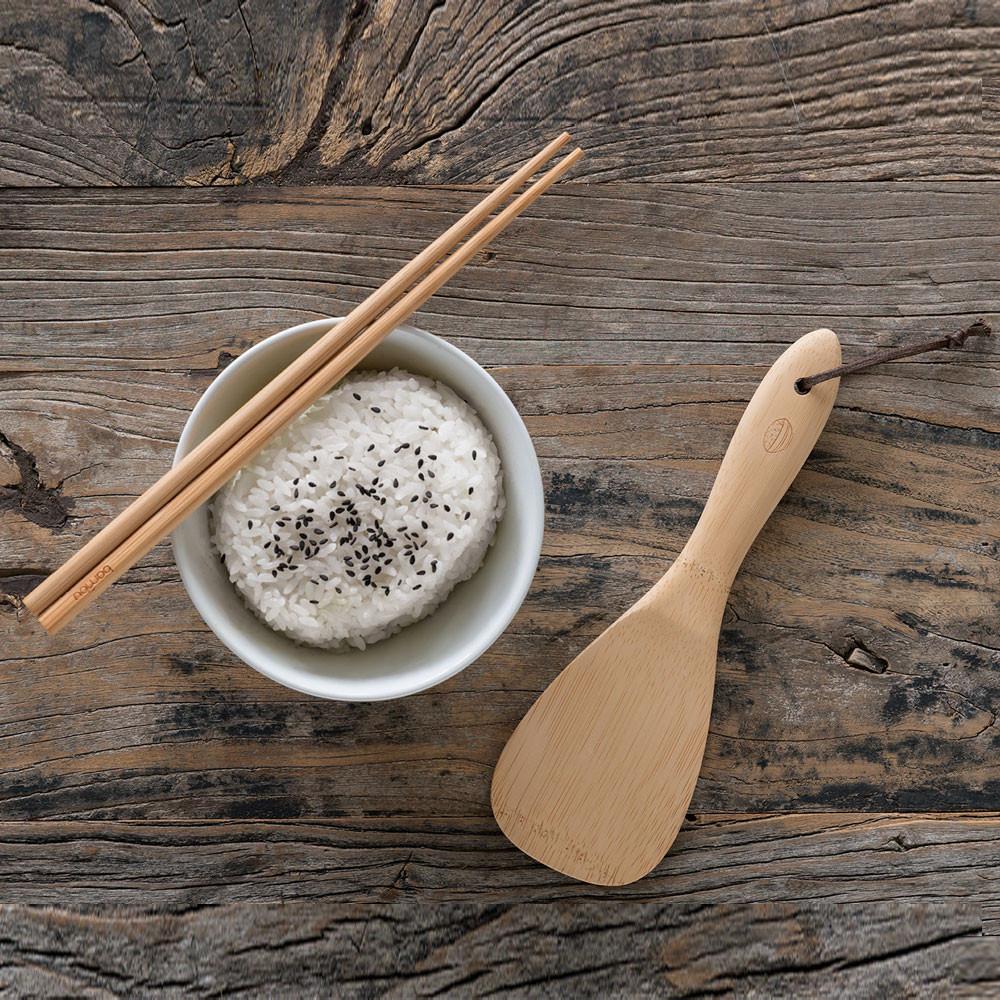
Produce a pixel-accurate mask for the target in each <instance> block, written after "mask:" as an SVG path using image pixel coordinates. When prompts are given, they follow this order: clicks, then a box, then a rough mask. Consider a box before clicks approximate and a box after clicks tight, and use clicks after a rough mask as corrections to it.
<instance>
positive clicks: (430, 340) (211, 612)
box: [171, 316, 545, 702]
mask: <svg viewBox="0 0 1000 1000" xmlns="http://www.w3.org/2000/svg"><path fill="white" fill-rule="evenodd" d="M341 318H342V317H337V316H332V317H328V318H325V319H316V320H310V321H308V322H305V323H299V324H297V325H295V326H291V327H288V328H286V329H284V330H280V331H278V332H276V333H273V334H271V335H270V336H267V337H265V338H264V339H262V340H260V341H258V342H257V343H256V344H254V345H253V346H251V347H250V348H248V349H247V350H246V351H244V352H243V353H242V354H240V355H239V357H237V358H235V359H234V360H233V361H231V362H230V363H229V364H228V365H227V366H226V367H225V368H224V369H223V370H222V371H221V372H219V374H218V375H216V377H215V378H214V379H213V380H212V381H211V383H209V385H208V386H207V387H206V389H205V390H204V392H203V393H202V394H201V396H200V397H199V399H198V401H197V402H196V403H195V405H194V408H193V409H192V410H191V412H190V414H188V418H187V420H186V421H185V423H184V427H183V429H182V431H181V434H180V437H179V439H178V442H177V447H176V449H175V451H174V464H175V465H176V463H177V462H178V461H180V459H181V458H183V456H184V455H185V454H187V453H188V452H189V451H190V450H191V449H192V448H193V447H194V445H195V443H196V442H194V441H193V435H194V426H195V424H196V423H197V421H198V418H199V416H200V415H201V413H202V411H203V410H204V409H205V408H207V406H208V405H209V404H208V400H209V399H210V397H211V396H212V393H213V389H214V388H215V387H216V386H218V385H220V384H221V383H222V382H223V381H224V380H226V379H231V378H233V376H234V375H235V374H237V373H238V372H239V370H240V368H241V366H245V365H246V364H247V363H248V359H250V358H251V356H253V355H254V354H255V353H259V352H262V351H264V350H266V349H267V348H268V346H269V345H270V346H273V345H274V344H276V343H279V342H281V341H284V340H289V339H292V338H294V337H297V336H302V335H305V334H309V333H314V332H319V331H320V330H324V329H328V328H329V326H330V324H331V323H336V322H338V321H339V320H340V319H341ZM396 334H404V335H406V336H410V337H414V338H416V339H417V340H418V341H422V342H424V343H425V344H426V345H428V346H429V347H430V349H431V350H432V351H442V352H444V353H446V354H450V355H451V356H452V357H453V358H454V359H455V360H457V361H458V362H459V364H461V365H462V366H464V367H466V368H468V369H469V370H470V372H471V374H472V376H473V377H474V378H477V379H478V380H479V381H481V382H482V383H483V385H484V388H485V389H486V390H487V391H488V392H489V393H490V394H491V395H492V396H494V398H495V399H496V401H497V403H498V404H499V405H500V407H501V408H502V409H504V410H506V411H507V416H508V417H509V418H511V420H510V424H509V429H508V434H510V433H512V434H513V435H514V437H515V438H516V439H519V440H516V442H515V447H517V448H518V449H521V450H522V453H523V454H526V455H527V456H528V457H529V458H530V461H529V462H528V463H527V464H528V466H529V474H530V478H531V482H530V483H528V484H527V489H526V491H525V493H526V498H527V508H528V509H527V510H526V515H527V516H525V517H524V519H523V520H524V522H525V523H524V525H523V528H524V531H525V533H526V534H525V537H524V540H523V543H522V544H523V545H524V549H525V555H524V558H520V559H518V560H517V567H516V573H515V574H514V575H513V576H512V577H511V578H510V579H509V580H508V581H507V583H508V586H507V587H506V589H505V591H504V594H503V596H502V597H501V599H500V600H499V601H497V602H496V603H495V604H494V605H493V610H492V613H491V615H490V621H491V622H492V624H491V626H490V627H489V628H487V629H484V630H483V634H482V637H481V638H480V639H479V640H478V641H477V642H475V643H471V644H469V643H467V644H466V645H465V647H464V651H463V652H462V653H461V654H460V655H457V656H456V657H455V658H454V660H453V661H452V662H448V664H447V667H446V668H445V669H444V670H442V671H440V672H439V673H436V674H435V675H434V676H433V677H431V678H430V679H428V680H425V681H423V682H416V681H414V682H413V683H410V684H406V683H403V681H405V678H406V676H407V675H406V674H402V675H400V677H399V683H398V684H397V685H396V686H394V687H393V688H392V689H391V690H385V691H380V692H378V693H368V694H361V693H359V692H358V691H357V689H356V688H353V689H350V690H346V691H345V690H338V689H337V684H336V680H337V679H336V678H323V677H319V676H317V675H306V674H305V672H304V671H303V672H302V674H301V675H299V676H297V677H296V678H294V679H289V678H288V677H287V676H285V674H282V675H281V676H278V675H277V672H276V671H275V669H273V668H272V666H271V664H270V662H269V661H270V657H269V656H267V655H258V651H259V647H258V646H257V645H256V644H255V643H254V642H253V641H252V640H251V639H247V638H246V637H245V636H244V634H243V633H242V632H239V631H238V630H237V629H235V628H231V627H230V626H229V625H228V623H226V622H225V621H222V620H220V617H219V615H218V614H217V613H216V609H215V606H214V601H213V599H212V597H211V593H210V588H209V587H208V586H206V585H205V584H204V583H203V582H202V581H201V577H200V574H199V571H198V568H197V562H196V560H195V559H194V554H193V552H189V551H188V546H187V545H186V542H185V535H184V533H183V532H182V531H180V530H178V531H177V532H175V533H174V536H173V538H172V540H171V545H172V550H173V556H174V562H175V563H176V565H177V569H178V572H179V574H180V578H181V583H182V584H183V586H184V590H185V591H186V593H187V595H188V598H189V599H190V601H191V603H192V604H193V605H194V607H195V610H196V611H197V612H198V614H199V615H200V616H201V618H202V621H204V623H205V624H206V625H207V626H208V627H209V629H210V630H211V631H212V632H213V634H214V635H215V636H216V638H217V639H218V640H219V641H220V642H221V643H222V644H223V645H224V646H225V647H226V648H227V649H229V650H230V652H232V653H233V654H235V655H236V656H237V657H238V658H239V660H240V661H241V662H243V663H245V664H246V665H247V666H249V667H251V668H252V669H254V670H256V671H257V672H258V673H260V674H262V675H263V676H265V677H267V678H268V679H269V680H272V681H274V682H275V683H277V684H280V685H282V686H283V687H286V688H290V689H291V690H294V691H299V692H301V693H302V694H308V695H311V696H314V697H318V698H324V699H327V700H334V701H345V702H374V701H389V700H392V699H395V698H403V697H406V696H408V695H411V694H417V693H419V692H421V691H426V690H428V689H429V688H432V687H435V686H437V685H438V684H442V683H444V682H445V681H446V680H449V679H450V678H451V677H454V676H455V675H456V674H458V673H460V672H461V671H462V670H464V669H465V668H466V667H467V666H469V665H470V664H471V663H474V662H475V661H476V660H478V659H479V657H480V656H482V655H483V653H485V652H486V651H487V650H488V649H489V648H490V646H492V645H493V643H494V642H496V640H497V639H498V638H500V636H501V635H502V634H503V633H504V632H505V631H506V629H507V626H508V625H509V624H510V623H511V621H512V620H513V618H514V616H515V615H516V614H517V612H518V610H519V609H520V608H521V605H522V604H523V603H524V599H525V597H526V596H527V594H528V590H529V589H530V587H531V583H532V581H533V580H534V577H535V573H536V571H537V568H538V562H539V559H540V557H541V550H542V541H543V535H544V528H545V498H544V488H543V485H542V475H541V469H540V467H539V464H538V455H537V453H536V452H535V448H534V442H533V441H532V439H531V435H530V434H529V433H528V429H527V427H526V426H525V424H524V420H523V419H522V417H521V414H520V413H519V412H518V411H517V408H516V407H515V406H514V404H513V403H512V402H511V400H510V397H509V396H508V395H507V394H506V392H504V390H503V388H502V387H501V386H500V384H499V383H498V382H497V381H496V379H494V378H493V376H492V375H490V373H489V372H488V371H487V370H486V369H485V368H483V367H482V366H481V365H480V364H479V363H478V362H477V361H475V359H473V358H472V357H470V356H469V355H468V354H466V353H465V352H464V351H462V350H460V349H459V348H458V347H456V346H455V345H454V344H452V343H449V342H448V341H447V340H444V339H443V338H441V337H437V336H435V335H434V334H432V333H428V332H427V331H426V330H422V329H420V328H419V327H415V326H412V325H410V324H407V323H401V324H400V325H399V326H397V327H396V328H395V329H394V330H393V331H392V334H390V336H394V335H396ZM445 384H448V383H447V382H446V383H445ZM455 391H456V392H458V390H457V389H456V390H455ZM459 395H461V392H459ZM490 431H491V433H496V429H495V428H493V427H491V428H490ZM199 509H200V508H199ZM447 600H448V598H445V602H444V603H447ZM436 610H437V609H435V611H434V612H431V614H430V615H429V616H428V617H429V618H433V617H434V614H435V613H436ZM248 613H250V614H252V612H250V611H249V609H248ZM278 634H280V633H278ZM284 638H286V639H287V637H284ZM287 641H288V642H289V643H290V644H293V645H294V640H292V639H287ZM376 645H377V644H376ZM330 655H332V656H335V655H336V654H335V653H333V652H332V651H331V654H330ZM331 682H332V683H331Z"/></svg>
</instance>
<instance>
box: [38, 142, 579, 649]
mask: <svg viewBox="0 0 1000 1000" xmlns="http://www.w3.org/2000/svg"><path fill="white" fill-rule="evenodd" d="M569 139H570V136H569V134H568V133H565V132H564V133H563V134H562V135H560V136H559V137H558V138H556V139H553V141H552V142H550V143H549V144H548V145H547V146H546V147H545V148H544V149H543V150H542V151H541V152H540V153H538V154H537V155H535V156H533V157H532V158H531V159H530V160H528V162H527V163H525V164H524V166H523V167H521V168H520V169H519V170H518V171H517V172H516V173H514V174H512V175H511V176H510V177H509V178H508V179H507V180H506V181H504V182H503V183H502V184H501V185H500V186H499V187H498V188H497V189H496V190H495V191H493V192H491V193H490V194H489V195H487V196H486V197H485V198H484V199H483V200H482V201H481V202H480V203H479V204H478V205H476V206H475V208H473V209H471V210H470V211H469V212H467V213H466V214H465V215H463V216H462V218H461V219H459V220H458V221H457V222H456V223H455V224H454V225H453V226H452V227H451V228H450V229H448V230H447V231H446V232H444V233H442V234H441V235H440V236H439V237H438V238H437V239H436V240H434V242H433V243H431V244H430V245H429V246H428V247H426V248H425V249H424V250H422V251H421V252H420V253H419V254H418V255H417V256H416V257H414V259H413V260H412V261H410V263H409V264H407V265H405V266H404V267H403V268H401V269H400V270H399V271H398V272H397V273H396V274H395V275H393V276H392V277H391V278H390V279H389V280H388V281H387V282H386V283H385V284H384V285H382V286H381V287H380V288H379V289H377V290H376V291H375V292H373V293H372V294H371V295H369V296H368V298H367V299H365V300H364V302H362V303H361V304H360V305H358V306H356V307H355V308H354V309H353V310H352V311H351V312H350V313H349V314H348V315H347V316H346V317H345V318H344V319H343V320H341V321H340V322H339V323H337V324H336V325H335V326H333V327H332V328H331V329H330V330H329V331H328V332H327V333H326V334H324V335H323V337H322V338H321V339H320V340H319V341H317V342H316V343H315V344H314V345H313V346H312V347H310V348H309V350H307V351H306V352H305V353H303V354H302V355H301V356H300V357H298V358H297V359H296V360H295V361H294V362H293V363H292V364H290V365H289V366H288V367H287V368H286V369H285V370H284V371H283V372H281V374H280V375H278V376H277V378H275V379H273V380H272V381H271V382H269V383H268V384H267V385H266V386H264V388H263V389H261V390H260V391H259V392H258V393H257V394H256V395H255V396H254V397H253V398H252V399H250V400H249V401H248V402H247V403H245V404H244V405H243V406H242V407H240V409H239V410H237V411H236V412H235V413H234V414H233V415H232V416H231V417H230V418H229V419H228V420H227V421H226V422H225V423H224V424H222V425H221V426H220V427H219V428H218V429H216V430H215V431H214V432H213V433H212V434H210V435H209V436H208V437H207V438H206V439H205V440H204V441H202V442H201V444H199V445H198V446H197V447H196V448H194V449H193V450H192V451H191V452H190V453H189V454H188V455H186V456H185V457H184V458H183V459H182V460H181V461H180V462H178V464H177V465H176V466H174V468H173V469H171V470H170V472H168V473H167V474H166V475H165V476H163V477H162V478H161V479H159V480H158V481H157V482H156V483H154V484H153V485H152V486H151V487H150V488H149V489H148V490H146V492H145V493H143V494H142V495H141V496H140V497H139V498H138V499H136V500H135V501H133V502H132V503H131V504H130V505H129V506H128V507H126V508H125V510H124V511H122V513H121V514H119V515H118V516H117V517H116V518H115V519H114V520H113V521H111V523H110V524H108V525H107V526H106V527H105V528H104V529H103V530H101V531H100V532H99V533H98V534H97V535H95V536H94V537H93V538H92V539H91V540H90V541H89V542H88V543H87V544H86V545H84V546H83V548H82V549H80V550H79V551H78V552H77V553H76V554H75V555H73V556H72V557H71V558H70V559H68V560H67V561H66V562H65V563H64V564H63V565H62V566H61V567H59V569H57V570H56V571H55V572H54V573H52V574H51V576H49V577H47V578H46V579H45V580H44V581H43V582H42V583H40V584H39V585H38V586H37V587H36V588H35V589H34V590H33V591H32V592H31V593H30V594H28V596H27V597H25V598H24V605H25V607H27V608H28V610H29V611H31V612H32V614H34V615H35V616H36V617H37V618H38V620H39V622H41V624H42V626H43V627H44V628H45V630H46V631H47V632H50V633H54V632H57V631H58V630H59V629H61V628H62V627H63V626H64V625H66V624H67V622H69V621H70V620H71V619H72V618H74V617H75V616H76V615H77V614H79V613H80V612H81V611H82V610H83V609H84V608H86V607H87V606H88V605H89V604H90V603H91V602H92V601H94V600H95V599H96V598H97V597H98V596H99V595H100V594H102V593H103V592H104V591H105V590H107V588H108V587H109V586H110V585H111V584H112V583H113V582H114V581H115V580H117V579H118V577H119V576H121V575H122V573H124V572H125V571H126V570H127V569H128V568H129V567H130V566H132V565H133V564H134V563H135V562H136V561H137V560H139V559H141V558H142V557H143V556H144V555H145V554H146V553H147V552H149V550H150V549H151V548H153V546H154V545H156V544H157V543H158V542H159V541H161V540H162V539H163V538H165V537H166V536H167V535H168V534H170V532H171V531H173V530H174V528H176V527H177V525H178V524H180V523H181V521H183V520H184V519H185V518H186V517H187V516H188V515H189V514H190V513H192V511H194V510H195V509H196V508H197V507H199V506H200V505H201V504H202V503H204V502H205V501H206V500H207V499H208V498H209V497H211V496H212V494H213V493H215V492H216V491H217V490H218V489H219V488H220V487H222V486H223V485H224V484H225V483H226V481H227V480H228V479H229V478H230V477H231V476H232V475H233V474H234V473H235V472H236V471H237V470H238V469H239V468H240V467H241V466H243V465H245V464H246V463H247V462H248V461H249V460H250V459H251V458H253V456H254V455H256V454H257V452H259V451H260V450H261V448H263V447H264V445H265V444H266V443H267V442H268V441H269V440H270V439H271V438H272V437H273V436H274V435H275V434H276V433H277V432H278V431H280V430H281V429H282V428H283V427H285V426H287V425H288V424H289V423H290V422H291V421H292V420H294V419H295V418H296V417H297V416H298V415H299V414H300V413H304V412H305V411H306V410H307V409H308V408H309V407H310V406H311V405H312V404H313V403H314V402H315V401H316V400H317V399H318V398H319V397H320V396H322V395H323V393H325V392H327V391H329V389H331V388H332V387H333V386H334V385H336V383H337V382H339V381H340V380H341V379H342V378H343V377H344V376H345V375H346V374H347V373H348V372H349V371H350V370H351V369H352V368H354V367H355V365H357V364H358V363H359V362H360V361H361V360H362V359H363V358H364V357H365V355H367V354H368V353H369V351H371V350H372V349H373V348H374V347H376V346H377V345H378V344H379V343H380V342H381V341H382V340H383V339H384V338H385V337H386V336H387V335H388V334H389V333H390V332H391V331H392V330H393V329H395V328H396V327H397V326H398V325H399V324H400V323H402V322H403V321H404V320H405V319H406V318H407V317H409V316H410V315H411V314H412V313H414V312H415V311H416V310H417V309H419V308H420V307H421V306H422V305H423V304H424V302H426V301H427V299H429V298H430V297H431V295H433V294H434V293H435V292H436V291H437V290H438V289H439V288H440V287H441V286H442V285H443V284H444V283H445V282H446V281H447V280H448V279H449V278H451V277H452V276H453V275H454V274H455V273H456V272H457V271H458V270H459V269H460V268H461V267H463V266H464V265H465V264H467V263H468V262H469V261H470V260H471V259H472V258H473V257H474V256H475V255H476V254H477V253H478V252H479V251H480V250H481V249H482V248H483V247H484V246H486V245H487V244H488V243H489V242H490V241H491V240H492V239H493V238H494V237H496V236H497V235H498V234H499V233H501V232H503V230H504V229H506V227H507V226H508V225H510V223H511V222H513V221H514V219H516V218H517V217H518V216H519V215H520V214H521V213H522V212H523V211H524V210H525V209H526V208H527V207H528V206H529V205H531V204H532V203H533V202H535V201H536V200H537V199H538V198H539V197H540V196H541V195H542V194H544V193H545V191H547V190H548V189H549V188H550V187H551V186H552V185H553V184H554V183H555V182H556V181H557V180H559V178H560V177H562V176H563V174H565V173H566V171H567V170H569V168H570V167H572V166H573V164H574V163H576V161H577V160H579V159H580V157H581V156H582V155H583V150H582V149H579V148H577V149H574V150H573V151H572V152H571V153H569V154H568V155H567V156H565V157H564V158H563V159H562V160H561V161H560V162H559V163H557V164H556V165H555V166H554V167H551V168H550V169H549V170H548V171H546V172H545V173H544V174H542V176H541V177H539V178H538V180H537V181H535V182H534V184H532V185H531V186H530V187H529V188H527V189H526V190H525V191H524V192H523V193H522V194H520V195H519V196H518V197H517V198H515V199H514V201H512V202H511V203H510V204H509V205H507V207H506V208H504V209H503V210H502V211H500V212H499V213H498V214H497V215H496V216H495V217H494V218H493V219H491V220H490V221H489V222H488V223H486V225H484V226H483V227H482V229H480V230H479V231H478V232H476V233H475V234H474V235H472V236H469V234H470V233H471V232H472V231H473V230H474V229H475V228H476V227H477V226H478V225H479V224H480V223H481V222H483V220H484V219H486V218H487V217H488V216H489V215H490V214H491V213H492V212H494V211H495V210H496V209H498V208H499V207H500V206H501V205H502V204H504V202H506V201H507V199H508V198H509V197H510V196H511V195H512V194H513V193H514V192H515V191H516V190H517V189H518V188H520V187H521V186H522V185H523V184H524V183H525V182H526V181H527V180H529V179H530V178H531V177H532V175H533V174H534V173H535V172H536V171H537V170H538V169H539V167H541V166H542V165H543V164H545V163H547V162H548V161H549V160H550V159H552V157H553V156H554V155H555V154H556V153H557V152H558V151H559V150H560V149H562V147H563V146H565V145H566V143H567V142H569ZM467 236H469V238H468V239H467V240H466V242H465V243H462V240H463V239H465V237H467ZM456 247H457V249H456ZM452 251H454V252H452ZM449 253H450V254H451V255H450V256H446V255H447V254H449ZM442 258H444V259H443V260H442ZM439 262H440V263H439ZM435 264H436V265H437V266H436V267H435V266H434V265H435ZM432 268H433V269H432ZM418 279H419V280H418ZM414 282H417V283H416V284H415V285H414ZM411 285H412V286H413V287H412V288H411V287H410V286H411ZM408 288H409V289H410V290H409V291H406V289H408Z"/></svg>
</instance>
